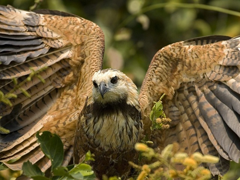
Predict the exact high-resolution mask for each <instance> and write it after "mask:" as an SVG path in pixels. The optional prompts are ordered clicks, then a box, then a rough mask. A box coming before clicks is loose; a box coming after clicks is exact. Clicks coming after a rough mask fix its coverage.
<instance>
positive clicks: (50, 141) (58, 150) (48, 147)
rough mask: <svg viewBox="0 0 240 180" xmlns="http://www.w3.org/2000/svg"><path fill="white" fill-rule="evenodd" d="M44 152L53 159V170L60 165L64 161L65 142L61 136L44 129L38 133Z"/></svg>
mask: <svg viewBox="0 0 240 180" xmlns="http://www.w3.org/2000/svg"><path fill="white" fill-rule="evenodd" d="M36 136H37V138H38V142H39V143H40V146H41V149H42V151H43V153H44V154H45V155H46V156H47V157H48V158H49V159H50V160H51V163H52V170H53V169H55V168H57V167H59V166H60V165H61V164H62V162H63V157H64V151H63V143H62V141H61V139H60V138H59V136H57V135H56V134H52V133H50V132H48V131H44V132H42V133H41V135H40V134H39V132H38V133H37V134H36Z"/></svg>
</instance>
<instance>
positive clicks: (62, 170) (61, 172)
mask: <svg viewBox="0 0 240 180" xmlns="http://www.w3.org/2000/svg"><path fill="white" fill-rule="evenodd" d="M53 174H54V176H68V175H69V173H68V169H67V168H66V167H62V166H61V167H57V168H55V169H54V170H53Z"/></svg>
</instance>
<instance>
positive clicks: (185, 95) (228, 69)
mask: <svg viewBox="0 0 240 180" xmlns="http://www.w3.org/2000/svg"><path fill="white" fill-rule="evenodd" d="M239 49H240V38H239V37H237V38H232V39H231V38H230V37H226V36H210V37H203V38H197V39H192V40H189V41H183V42H178V43H174V44H171V45H169V46H166V47H164V48H163V49H161V50H160V51H158V52H157V53H156V55H155V56H154V57H153V60H152V62H151V64H150V66H149V69H148V72H147V75H146V77H145V79H144V82H143V85H142V88H141V92H140V97H139V100H140V104H141V110H142V116H143V121H144V125H145V132H149V127H150V125H151V123H150V121H149V118H148V116H149V113H150V111H151V107H152V106H153V103H154V101H158V100H159V98H160V96H161V95H162V94H163V93H165V94H166V96H165V97H164V100H163V106H164V110H165V113H166V116H167V117H169V118H171V119H172V122H171V124H170V128H169V129H168V130H166V132H165V133H163V134H161V138H160V135H159V132H157V131H155V132H153V133H152V140H153V141H154V142H155V143H156V144H157V146H159V147H164V146H166V145H167V144H169V143H173V142H174V141H176V142H178V143H179V144H180V146H181V148H183V149H184V150H185V151H187V152H188V153H189V154H191V153H193V152H195V151H200V152H202V153H203V154H212V155H215V156H219V158H220V161H219V163H217V164H216V165H209V168H210V170H211V172H212V174H213V175H218V174H220V175H222V174H224V173H225V172H226V171H227V170H228V168H229V160H234V161H235V162H239V158H240V138H239V137H240V123H239V122H240V70H239V65H240V51H239Z"/></svg>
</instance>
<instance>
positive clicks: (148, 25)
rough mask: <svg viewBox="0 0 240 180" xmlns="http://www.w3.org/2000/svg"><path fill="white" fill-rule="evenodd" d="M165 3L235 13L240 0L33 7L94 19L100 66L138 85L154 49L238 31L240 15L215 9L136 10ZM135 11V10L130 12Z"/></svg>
mask: <svg viewBox="0 0 240 180" xmlns="http://www.w3.org/2000/svg"><path fill="white" fill-rule="evenodd" d="M38 1H41V0H38ZM165 2H167V3H170V2H177V3H189V4H190V3H201V4H205V5H212V6H217V7H222V8H226V9H231V10H235V11H239V12H240V1H236V0H228V1H226V0H188V1H187V0H171V1H163V0H78V1H70V0H52V1H50V0H42V2H41V3H40V4H39V5H38V6H37V7H36V9H53V10H60V11H65V12H69V13H72V14H76V15H78V16H81V17H83V18H85V19H88V20H91V21H93V22H95V23H96V24H98V25H99V26H100V27H101V28H102V30H103V31H104V34H105V44H106V50H105V58H104V68H106V67H112V68H116V69H120V70H122V71H123V72H124V73H126V74H127V75H128V76H129V77H130V78H132V79H133V81H134V82H135V83H136V84H137V86H138V87H141V82H142V80H143V78H144V76H145V72H146V71H147V68H148V65H149V63H150V61H151V59H152V57H153V56H154V54H155V53H156V52H157V51H158V50H159V49H160V48H162V47H164V46H166V45H168V44H171V43H174V42H177V41H181V40H186V39H190V38H194V37H198V36H207V35H227V36H238V35H240V17H237V16H232V15H228V14H224V13H221V12H216V11H211V10H204V9H194V8H177V7H174V6H172V5H171V4H170V5H168V6H165V7H163V8H155V9H152V10H150V11H147V12H144V13H140V12H141V11H142V10H144V9H145V8H146V7H148V6H152V5H155V4H158V3H165ZM0 4H1V5H7V4H9V5H12V6H14V7H16V8H20V9H25V10H29V9H30V7H31V6H33V5H34V4H35V1H34V0H1V1H0ZM136 13H139V15H136V16H134V14H136ZM237 168H238V167H237V165H236V164H232V170H231V171H230V172H229V173H228V175H227V176H226V179H233V180H235V179H237V177H239V176H240V172H239V171H238V170H237ZM234 169H235V170H234ZM237 173H238V174H237Z"/></svg>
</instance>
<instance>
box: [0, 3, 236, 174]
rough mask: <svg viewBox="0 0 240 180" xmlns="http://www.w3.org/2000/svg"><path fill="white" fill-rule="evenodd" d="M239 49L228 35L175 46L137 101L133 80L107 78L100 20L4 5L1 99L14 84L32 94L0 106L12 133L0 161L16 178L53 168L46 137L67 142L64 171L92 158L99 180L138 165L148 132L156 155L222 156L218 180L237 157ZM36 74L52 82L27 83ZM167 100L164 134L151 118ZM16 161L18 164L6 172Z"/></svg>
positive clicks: (155, 66)
mask: <svg viewBox="0 0 240 180" xmlns="http://www.w3.org/2000/svg"><path fill="white" fill-rule="evenodd" d="M239 48H240V38H238V37H237V38H231V37H227V36H209V37H202V38H195V39H191V40H187V41H181V42H177V43H174V44H171V45H168V46H166V47H164V48H162V49H160V50H159V51H158V52H157V53H156V54H155V56H154V57H153V59H152V61H151V64H150V65H149V68H148V71H147V73H146V76H145V78H144V81H143V83H142V87H141V91H140V94H139V97H138V95H137V90H136V86H135V85H134V84H133V83H132V81H131V80H130V79H129V78H128V77H127V76H126V75H124V74H123V73H121V72H120V71H117V70H112V69H107V70H101V69H102V59H103V53H104V35H103V32H102V30H101V29H100V27H99V26H97V25H96V24H94V23H93V22H91V21H88V20H86V19H83V18H80V17H76V16H74V15H71V14H68V13H62V12H56V11H39V12H27V11H23V10H18V9H15V8H13V7H11V6H7V7H6V6H0V62H1V65H0V79H1V80H0V91H2V92H3V93H4V94H6V93H8V92H9V91H11V90H12V89H13V88H14V87H15V83H16V79H17V81H18V83H21V82H23V83H22V84H21V85H22V86H21V88H23V89H24V90H26V91H27V92H28V93H29V94H30V95H31V97H30V98H28V97H26V96H25V95H24V94H23V92H22V91H21V89H16V90H15V91H14V93H15V94H17V98H12V99H10V100H11V103H12V106H8V105H5V104H4V103H1V104H0V115H1V116H2V118H1V120H0V123H1V124H0V125H1V126H2V127H4V128H6V129H8V130H9V131H10V133H8V134H3V133H2V134H1V136H0V161H2V162H4V163H5V164H6V165H7V166H8V167H10V168H12V169H14V170H18V169H21V167H22V163H23V162H25V161H27V160H29V161H30V162H32V163H36V164H37V165H38V166H39V167H40V168H41V169H42V170H43V171H45V170H47V169H48V168H49V166H50V160H49V159H48V158H47V157H45V156H44V154H43V153H42V152H41V150H40V147H39V144H38V142H37V139H36V136H35V134H36V132H38V131H46V130H47V131H50V132H52V133H56V134H58V135H59V136H60V137H61V140H62V141H63V144H64V150H65V159H64V163H63V164H64V165H66V164H68V163H69V161H70V160H71V158H72V157H74V161H75V162H79V161H81V159H82V154H83V153H85V152H86V151H87V150H92V151H93V152H94V153H95V154H96V157H95V158H96V160H97V161H96V162H95V164H93V167H94V170H95V171H96V172H97V173H100V174H101V173H104V171H105V173H107V174H112V173H116V174H117V175H120V176H121V175H122V174H124V173H126V172H125V171H128V168H126V169H125V170H122V171H121V168H120V167H119V166H121V164H122V165H123V166H121V167H124V165H126V163H127V161H128V159H132V158H133V157H134V150H133V146H134V143H135V142H137V141H139V140H140V136H141V134H142V133H143V134H147V135H148V137H150V140H151V141H153V146H154V147H155V148H156V149H157V150H158V149H162V148H163V147H165V146H166V145H168V144H170V143H173V142H178V143H179V144H180V146H181V148H183V149H184V150H185V151H186V152H187V153H188V154H192V153H194V152H196V151H199V152H201V153H203V154H211V155H214V156H218V157H219V158H220V161H219V162H218V163H217V164H206V165H207V166H208V167H209V169H210V170H211V173H212V174H213V175H223V174H224V173H226V171H227V170H228V168H229V161H231V160H233V161H235V162H238V161H239V158H240V138H239V137H240V123H239V121H240V70H239V65H240V52H239ZM44 67H48V68H47V69H44ZM32 72H38V74H37V75H38V76H41V77H42V79H44V81H45V83H42V82H41V78H38V77H37V76H33V77H32V78H28V77H29V75H31V73H32ZM162 94H165V96H164V99H163V106H164V111H165V114H166V116H167V117H169V118H170V119H171V120H172V121H171V123H170V128H169V129H167V130H165V131H164V133H163V132H162V131H161V130H155V131H151V129H150V127H151V121H150V119H149V114H150V111H151V108H152V107H153V105H154V102H156V101H158V100H159V98H160V97H161V96H162ZM124 153H125V154H124ZM124 158H125V159H124ZM10 159H15V160H16V161H15V162H14V163H11V164H8V163H7V162H8V161H9V160H10ZM99 161H100V162H99ZM101 162H102V164H101ZM104 165H106V166H107V167H102V166H104ZM126 166H127V165H126ZM108 167H109V169H107V168H108ZM100 171H101V172H100Z"/></svg>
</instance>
